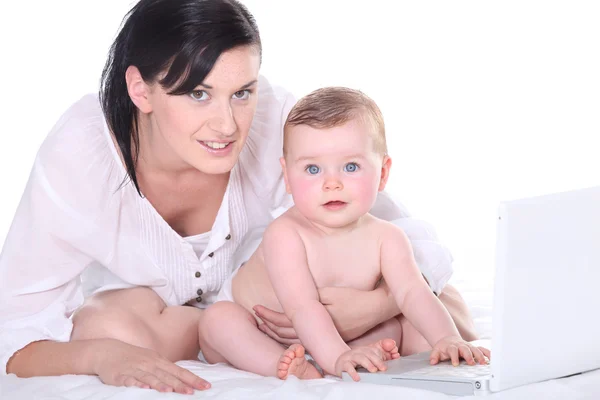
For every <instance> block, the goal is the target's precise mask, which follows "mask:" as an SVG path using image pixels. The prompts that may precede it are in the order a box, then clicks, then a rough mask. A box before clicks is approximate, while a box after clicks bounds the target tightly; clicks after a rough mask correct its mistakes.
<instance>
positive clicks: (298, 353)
mask: <svg viewBox="0 0 600 400" xmlns="http://www.w3.org/2000/svg"><path fill="white" fill-rule="evenodd" d="M198 334H199V337H200V348H201V349H202V353H203V354H204V357H205V358H206V360H207V361H208V362H210V363H217V362H228V363H230V364H231V365H233V366H234V367H236V368H239V369H242V370H245V371H249V372H254V373H256V374H260V375H263V376H278V377H279V378H281V379H285V378H286V377H287V376H288V375H295V376H297V377H298V378H301V379H313V378H321V374H319V372H318V371H317V369H316V368H315V367H314V366H313V365H312V364H310V363H309V362H308V361H307V360H306V359H305V358H304V347H302V346H301V345H294V346H292V347H290V348H289V349H288V350H286V349H284V348H283V347H282V346H281V345H280V344H279V343H277V342H276V341H274V340H272V339H271V338H269V337H268V336H266V335H265V334H264V333H262V332H261V331H260V330H258V327H257V325H256V320H255V319H254V317H253V316H252V314H250V313H249V312H248V311H247V310H246V309H244V308H243V307H242V306H240V305H239V304H236V303H232V302H229V301H220V302H217V303H215V304H213V305H212V306H210V307H209V308H208V309H207V310H206V311H205V312H204V313H203V315H202V318H201V319H200V325H199V328H198Z"/></svg>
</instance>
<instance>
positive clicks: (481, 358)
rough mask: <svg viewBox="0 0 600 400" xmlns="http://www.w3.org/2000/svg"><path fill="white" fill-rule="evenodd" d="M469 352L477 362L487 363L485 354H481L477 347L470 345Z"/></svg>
mask: <svg viewBox="0 0 600 400" xmlns="http://www.w3.org/2000/svg"><path fill="white" fill-rule="evenodd" d="M471 352H472V353H473V356H474V357H475V360H476V361H477V362H478V363H479V364H486V363H487V361H486V360H485V355H484V354H483V352H482V351H481V349H479V348H478V347H475V346H471Z"/></svg>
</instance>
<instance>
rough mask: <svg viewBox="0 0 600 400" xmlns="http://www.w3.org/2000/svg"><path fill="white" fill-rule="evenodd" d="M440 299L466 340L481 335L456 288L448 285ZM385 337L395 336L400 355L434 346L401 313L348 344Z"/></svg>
mask: <svg viewBox="0 0 600 400" xmlns="http://www.w3.org/2000/svg"><path fill="white" fill-rule="evenodd" d="M439 299H440V301H441V302H442V304H443V305H444V307H446V309H447V310H448V312H449V313H450V316H451V317H452V320H453V321H454V323H455V324H456V327H457V328H458V332H459V333H460V335H461V336H462V338H463V339H464V340H466V341H473V340H476V339H478V337H477V331H476V330H475V324H474V322H473V318H472V317H471V312H470V311H469V307H468V306H467V304H466V303H465V301H464V300H463V298H462V297H461V295H460V294H459V293H458V291H457V290H456V288H454V287H453V286H451V285H446V286H445V287H444V290H443V291H442V293H441V294H440V296H439ZM385 338H391V339H394V340H396V343H397V344H398V349H399V350H400V355H401V356H408V355H411V354H416V353H421V352H424V351H429V350H431V346H430V345H429V343H428V342H427V340H425V338H424V337H423V335H421V334H420V333H419V331H417V329H416V328H415V327H414V326H413V325H412V324H411V323H410V322H409V321H408V320H407V319H406V318H405V317H404V316H403V315H402V314H400V315H398V316H397V317H395V318H392V319H391V320H389V321H386V322H384V323H382V324H380V325H378V326H376V327H375V328H373V329H371V330H370V331H368V332H367V333H365V334H364V335H362V336H361V337H359V338H357V339H355V340H353V341H351V342H349V343H348V345H349V346H350V347H353V346H362V345H367V344H370V343H373V342H375V341H377V340H380V339H385Z"/></svg>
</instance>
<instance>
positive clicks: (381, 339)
mask: <svg viewBox="0 0 600 400" xmlns="http://www.w3.org/2000/svg"><path fill="white" fill-rule="evenodd" d="M401 343H402V326H401V325H400V323H399V322H398V320H396V319H395V318H392V319H390V320H388V321H386V322H384V323H382V324H379V325H377V326H376V327H375V328H373V329H371V330H370V331H368V332H367V333H365V334H364V335H362V336H361V337H359V338H357V339H354V340H352V341H351V342H348V346H350V347H351V348H356V347H361V346H371V347H375V348H377V349H378V350H380V351H381V354H382V356H383V360H384V361H388V360H392V359H396V358H399V357H400V353H399V351H398V349H399V347H400V344H401Z"/></svg>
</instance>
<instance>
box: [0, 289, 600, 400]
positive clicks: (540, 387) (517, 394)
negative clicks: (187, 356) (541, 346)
mask: <svg viewBox="0 0 600 400" xmlns="http://www.w3.org/2000/svg"><path fill="white" fill-rule="evenodd" d="M453 283H454V284H455V285H456V286H457V287H458V288H459V289H460V291H461V293H462V294H463V296H464V297H465V300H466V301H467V304H469V306H470V307H471V310H472V312H473V318H474V319H475V323H476V326H477V328H478V330H479V332H480V333H481V336H482V338H489V337H490V334H491V305H492V285H491V283H490V284H489V285H486V287H481V285H478V286H479V287H474V286H473V285H469V284H467V283H466V282H461V281H458V282H457V281H454V282H453ZM554 350H555V351H559V350H558V349H554ZM547 356H548V357H549V358H551V357H552V354H548V355H547ZM179 365H181V366H183V367H186V368H188V369H190V370H191V371H192V372H194V373H196V374H198V375H200V376H202V377H203V378H205V379H207V380H208V381H210V382H211V383H212V388H211V389H210V390H209V391H206V392H196V393H195V394H194V395H192V396H184V395H178V394H172V393H168V394H167V393H158V392H155V391H152V390H143V389H137V388H118V387H112V386H107V385H104V384H102V383H101V382H100V381H99V379H98V378H96V377H91V376H63V377H40V378H30V379H20V378H17V377H15V376H14V375H10V376H6V377H1V378H0V399H2V400H5V399H65V400H82V399H91V400H100V399H149V400H162V399H174V398H179V399H185V398H188V399H193V398H202V399H315V400H316V399H327V400H333V399H369V398H370V399H400V398H404V399H412V398H419V399H425V400H434V399H456V397H452V396H447V395H443V394H440V393H434V392H428V391H423V390H416V389H408V388H400V387H392V386H379V385H372V384H361V383H358V384H357V383H353V382H342V381H340V380H336V379H321V380H313V381H300V380H298V379H295V378H290V379H288V380H286V381H280V380H278V379H276V378H263V377H260V376H257V375H254V374H251V373H247V372H242V371H238V370H235V369H234V368H232V367H229V366H226V365H223V364H218V365H212V366H211V365H206V364H203V363H201V362H192V361H185V362H180V363H179ZM488 398H489V399H494V400H497V399H503V400H504V399H511V400H513V399H514V400H520V399H528V400H529V399H544V400H553V399H568V400H574V399H589V400H598V399H600V370H596V371H592V372H588V373H585V374H582V375H577V376H573V377H569V378H564V379H555V380H551V381H547V382H541V383H537V384H533V385H528V386H524V387H520V388H516V389H513V390H508V391H504V392H500V393H496V394H493V395H491V396H489V397H488Z"/></svg>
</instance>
